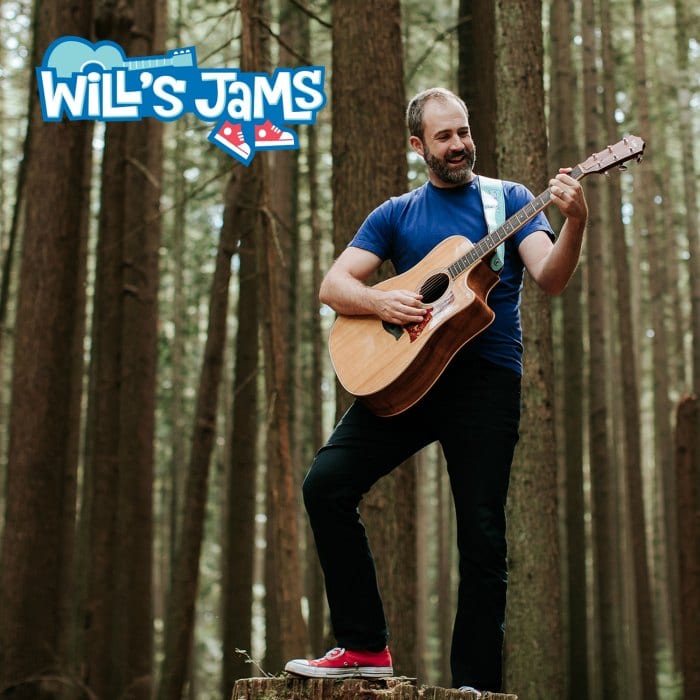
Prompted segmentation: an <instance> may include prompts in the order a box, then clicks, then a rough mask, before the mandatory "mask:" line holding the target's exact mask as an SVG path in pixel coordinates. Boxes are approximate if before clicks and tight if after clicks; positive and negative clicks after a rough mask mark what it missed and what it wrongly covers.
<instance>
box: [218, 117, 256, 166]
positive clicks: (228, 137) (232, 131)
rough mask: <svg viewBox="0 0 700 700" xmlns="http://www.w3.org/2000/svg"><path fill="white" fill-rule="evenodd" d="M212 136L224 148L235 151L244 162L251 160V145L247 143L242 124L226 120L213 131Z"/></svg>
mask: <svg viewBox="0 0 700 700" xmlns="http://www.w3.org/2000/svg"><path fill="white" fill-rule="evenodd" d="M212 138H213V139H214V140H215V141H216V142H217V143H218V144H219V145H220V146H221V147H222V148H223V149H224V150H226V151H230V152H233V153H235V154H236V155H237V156H238V157H239V158H241V159H242V160H243V161H244V162H246V161H248V160H250V146H249V145H248V144H247V143H246V140H245V136H244V134H243V131H242V129H241V125H240V124H232V123H231V122H229V121H225V122H223V124H221V126H220V127H219V129H218V130H217V131H216V132H214V133H212Z"/></svg>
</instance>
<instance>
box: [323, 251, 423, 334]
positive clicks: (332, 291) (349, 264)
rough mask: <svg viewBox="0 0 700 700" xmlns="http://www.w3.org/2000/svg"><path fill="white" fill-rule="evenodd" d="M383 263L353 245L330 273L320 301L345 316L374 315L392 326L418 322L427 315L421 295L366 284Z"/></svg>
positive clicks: (325, 279) (376, 257)
mask: <svg viewBox="0 0 700 700" xmlns="http://www.w3.org/2000/svg"><path fill="white" fill-rule="evenodd" d="M381 264H382V260H381V258H379V257H378V256H377V255H375V254H374V253H372V252H370V251H368V250H364V249H363V248H357V247H355V246H350V247H348V248H346V249H345V250H344V251H343V252H342V253H341V254H340V256H339V257H338V259H337V260H336V261H335V262H334V263H333V265H332V266H331V269H330V270H328V273H327V274H326V276H325V278H324V279H323V282H322V283H321V289H320V290H319V299H320V300H321V302H322V303H324V304H328V306H330V307H331V308H332V309H333V310H334V311H336V312H337V313H339V314H342V315H344V316H363V315H369V314H374V315H376V316H379V318H381V319H382V320H384V321H389V322H390V323H398V324H404V323H415V322H417V321H420V320H421V319H422V318H423V316H424V315H425V309H424V308H423V306H422V305H421V301H420V300H421V296H420V294H416V293H415V292H412V291H410V290H406V289H397V290H381V289H377V288H375V287H368V286H367V284H366V283H365V282H366V280H367V279H369V277H370V275H371V274H372V273H373V272H375V271H376V270H377V269H378V268H379V266H380V265H381Z"/></svg>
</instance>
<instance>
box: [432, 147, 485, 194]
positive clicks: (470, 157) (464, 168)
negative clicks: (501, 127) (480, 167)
mask: <svg viewBox="0 0 700 700" xmlns="http://www.w3.org/2000/svg"><path fill="white" fill-rule="evenodd" d="M423 151H424V153H425V155H424V156H423V158H424V160H425V163H426V165H427V166H428V167H429V168H430V170H432V171H433V172H434V173H435V175H436V176H437V177H438V178H439V179H440V180H442V182H444V183H445V184H446V185H466V184H467V183H468V182H469V181H470V180H471V179H472V175H473V170H474V164H475V163H476V153H475V151H474V150H473V149H468V148H465V149H463V150H461V151H453V152H452V153H449V154H448V155H446V156H445V157H444V158H438V157H437V156H434V155H433V154H432V153H431V152H430V150H429V149H428V147H427V145H426V144H423ZM462 157H464V160H463V161H462V162H461V163H460V164H459V166H455V165H452V166H450V163H455V162H457V160H458V159H459V158H462Z"/></svg>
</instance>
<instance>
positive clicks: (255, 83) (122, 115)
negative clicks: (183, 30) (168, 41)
mask: <svg viewBox="0 0 700 700" xmlns="http://www.w3.org/2000/svg"><path fill="white" fill-rule="evenodd" d="M36 76H37V83H38V90H39V100H40V102H41V110H42V114H43V118H44V121H46V122H56V121H61V120H62V119H64V118H67V119H70V120H95V121H138V120H141V119H143V118H145V117H152V118H154V119H158V120H160V121H165V122H168V121H174V120H175V119H178V118H180V117H181V116H183V115H184V114H187V113H191V114H194V115H195V116H196V117H197V118H199V119H201V120H202V121H204V122H208V123H213V128H212V129H211V131H210V132H209V133H208V135H207V138H208V140H209V141H211V142H212V143H213V144H215V145H216V146H218V147H219V148H221V149H222V150H224V151H225V152H226V153H228V154H229V155H230V156H232V157H234V158H236V159H237V160H239V161H240V162H241V163H243V164H245V165H248V164H249V163H250V162H251V160H252V159H253V157H254V156H255V152H256V151H269V150H290V149H298V148H299V141H298V137H297V134H296V132H295V131H294V130H293V129H291V128H289V126H288V125H289V124H313V123H315V122H316V116H317V114H318V112H319V111H320V110H321V109H322V108H323V107H324V106H325V104H326V95H325V92H324V80H325V68H324V67H323V66H304V67H301V68H278V69H277V70H275V72H274V73H273V74H272V75H269V74H267V73H243V72H241V71H239V70H238V69H235V68H223V69H204V68H198V67H197V55H196V51H195V48H194V47H192V46H189V47H186V48H181V49H173V50H172V51H168V53H166V54H165V55H163V56H145V57H142V58H127V57H126V56H125V54H124V51H123V49H122V48H121V47H120V46H119V45H118V44H115V43H114V42H111V41H100V42H98V43H96V44H93V43H92V42H89V41H86V40H85V39H82V38H80V37H74V36H66V37H62V38H60V39H57V40H56V41H54V42H53V43H52V44H51V45H50V46H49V48H48V49H47V50H46V53H45V54H44V59H43V62H42V65H41V66H40V67H39V68H37V69H36Z"/></svg>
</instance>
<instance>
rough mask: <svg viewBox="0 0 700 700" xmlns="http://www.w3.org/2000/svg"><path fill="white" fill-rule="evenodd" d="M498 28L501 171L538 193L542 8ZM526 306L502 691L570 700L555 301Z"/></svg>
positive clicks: (503, 12) (543, 168) (509, 11)
mask: <svg viewBox="0 0 700 700" xmlns="http://www.w3.org/2000/svg"><path fill="white" fill-rule="evenodd" d="M496 28H497V36H496V55H497V57H498V59H497V62H496V87H497V95H498V98H497V105H498V107H497V119H496V129H497V137H498V148H497V162H498V173H499V176H500V177H503V178H506V179H511V180H520V181H521V182H522V181H524V182H525V184H526V185H527V186H529V187H530V189H533V190H537V192H539V191H541V190H542V189H544V187H545V185H546V180H547V159H546V154H547V141H546V129H545V119H544V114H545V113H544V87H543V82H542V76H543V64H542V60H543V58H542V55H543V47H542V25H541V3H540V2H536V1H535V0H519V1H518V2H512V1H511V2H504V1H503V0H499V2H497V3H496ZM516 36H517V38H518V40H517V41H514V40H513V38H514V37H516ZM523 299H524V303H523V305H522V308H521V313H522V322H523V335H524V344H525V347H526V348H527V349H526V352H525V372H524V376H523V413H522V419H521V431H520V434H521V438H520V444H519V446H518V450H517V453H516V459H515V463H514V465H513V470H512V482H511V495H510V498H509V513H510V514H509V528H508V529H509V551H510V555H509V560H510V562H511V574H510V586H509V592H508V615H507V619H508V625H509V628H508V633H507V634H506V674H505V678H506V684H505V687H506V688H516V687H517V688H521V689H522V692H523V694H524V695H525V696H526V697H527V698H528V700H535V699H536V698H542V699H543V700H544V699H545V698H547V699H548V698H554V697H563V695H564V679H565V670H564V658H563V645H562V617H561V612H562V611H561V600H560V557H559V530H558V521H557V516H558V508H557V458H556V450H555V439H554V409H553V384H554V369H553V365H552V339H551V315H550V308H549V301H548V299H547V297H546V296H545V295H544V293H543V292H542V291H541V290H539V288H537V287H536V286H535V284H534V283H533V282H532V281H531V280H529V279H528V280H527V281H526V283H525V288H524V290H523ZM525 533H527V536H526V537H525Z"/></svg>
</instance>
